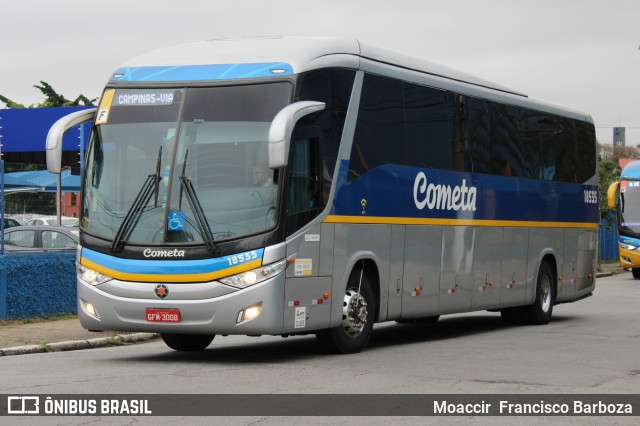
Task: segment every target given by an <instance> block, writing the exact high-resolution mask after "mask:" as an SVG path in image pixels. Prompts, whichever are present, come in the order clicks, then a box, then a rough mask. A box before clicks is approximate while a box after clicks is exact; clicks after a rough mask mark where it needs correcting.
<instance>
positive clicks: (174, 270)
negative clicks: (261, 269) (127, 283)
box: [82, 248, 264, 276]
mask: <svg viewBox="0 0 640 426" xmlns="http://www.w3.org/2000/svg"><path fill="white" fill-rule="evenodd" d="M159 250H162V249H159ZM253 252H255V256H253V255H252V253H253ZM263 253H264V249H257V250H251V251H248V252H245V253H238V254H235V255H229V256H223V257H218V258H214V259H198V260H186V259H182V260H168V259H166V258H163V259H159V260H155V259H148V260H147V259H145V260H142V259H123V258H119V257H114V256H109V255H107V254H104V253H100V252H97V251H94V250H90V249H88V248H83V249H82V257H83V258H85V259H87V260H89V261H91V262H93V263H95V264H97V265H100V266H102V267H104V268H107V269H110V270H114V271H118V272H122V273H126V274H151V275H159V276H160V275H183V274H208V273H212V272H219V271H223V270H225V269H228V268H231V267H235V266H238V265H240V264H242V263H248V262H249V261H253V260H256V259H259V260H260V261H261V260H262V255H263ZM240 254H242V255H243V260H242V261H239V258H238V256H239V255H240ZM247 254H248V255H249V258H248V259H246V260H244V258H245V257H247V256H246V255H247ZM234 262H235V263H234Z"/></svg>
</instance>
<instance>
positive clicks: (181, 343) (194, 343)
mask: <svg viewBox="0 0 640 426" xmlns="http://www.w3.org/2000/svg"><path fill="white" fill-rule="evenodd" d="M160 337H162V340H164V343H165V344H166V345H167V346H169V347H170V348H171V349H173V350H175V351H201V350H204V349H205V348H206V347H207V346H209V344H210V343H211V342H212V341H213V338H214V337H216V336H215V334H164V333H163V334H160Z"/></svg>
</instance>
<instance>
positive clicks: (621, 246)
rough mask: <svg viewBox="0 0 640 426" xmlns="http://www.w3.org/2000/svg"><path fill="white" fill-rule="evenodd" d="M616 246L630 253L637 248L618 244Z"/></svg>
mask: <svg viewBox="0 0 640 426" xmlns="http://www.w3.org/2000/svg"><path fill="white" fill-rule="evenodd" d="M618 245H619V246H620V248H623V249H625V250H629V251H632V250H635V249H637V248H638V247H636V246H632V245H631V244H625V243H618Z"/></svg>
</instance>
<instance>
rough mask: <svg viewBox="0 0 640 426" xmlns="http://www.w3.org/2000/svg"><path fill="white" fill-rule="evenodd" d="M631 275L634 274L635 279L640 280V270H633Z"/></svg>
mask: <svg viewBox="0 0 640 426" xmlns="http://www.w3.org/2000/svg"><path fill="white" fill-rule="evenodd" d="M631 273H632V274H633V278H635V279H636V280H637V279H640V268H631Z"/></svg>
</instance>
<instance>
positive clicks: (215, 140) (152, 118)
mask: <svg viewBox="0 0 640 426" xmlns="http://www.w3.org/2000/svg"><path fill="white" fill-rule="evenodd" d="M291 91H292V86H291V84H289V83H287V82H276V83H269V84H253V85H243V86H218V87H197V88H159V89H108V90H106V91H105V93H104V95H103V98H102V100H101V103H100V108H99V113H98V115H97V118H96V126H95V127H94V130H93V132H92V135H91V140H90V145H89V148H88V151H87V156H88V159H87V165H86V168H85V173H84V177H83V179H84V181H83V193H82V219H81V227H82V229H83V230H84V231H86V232H87V233H90V234H93V235H96V236H99V237H103V238H107V239H109V240H114V239H118V240H120V239H121V240H122V241H124V242H130V243H134V244H136V243H137V244H150V243H151V244H153V243H156V244H162V243H179V242H185V243H196V244H197V243H207V244H208V243H209V240H215V241H218V240H226V239H233V238H237V237H240V236H243V235H248V234H255V233H260V232H264V231H266V230H268V229H271V228H273V227H274V226H275V225H276V223H275V222H276V214H275V211H276V201H277V193H278V191H277V182H276V179H274V177H275V176H274V171H273V170H271V169H269V166H268V164H269V162H268V154H267V136H268V131H269V126H270V124H271V121H272V120H273V118H274V117H275V115H276V114H277V113H278V111H280V110H281V109H282V108H283V107H285V106H286V105H287V104H288V103H289V102H290V98H291ZM114 245H115V242H114Z"/></svg>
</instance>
